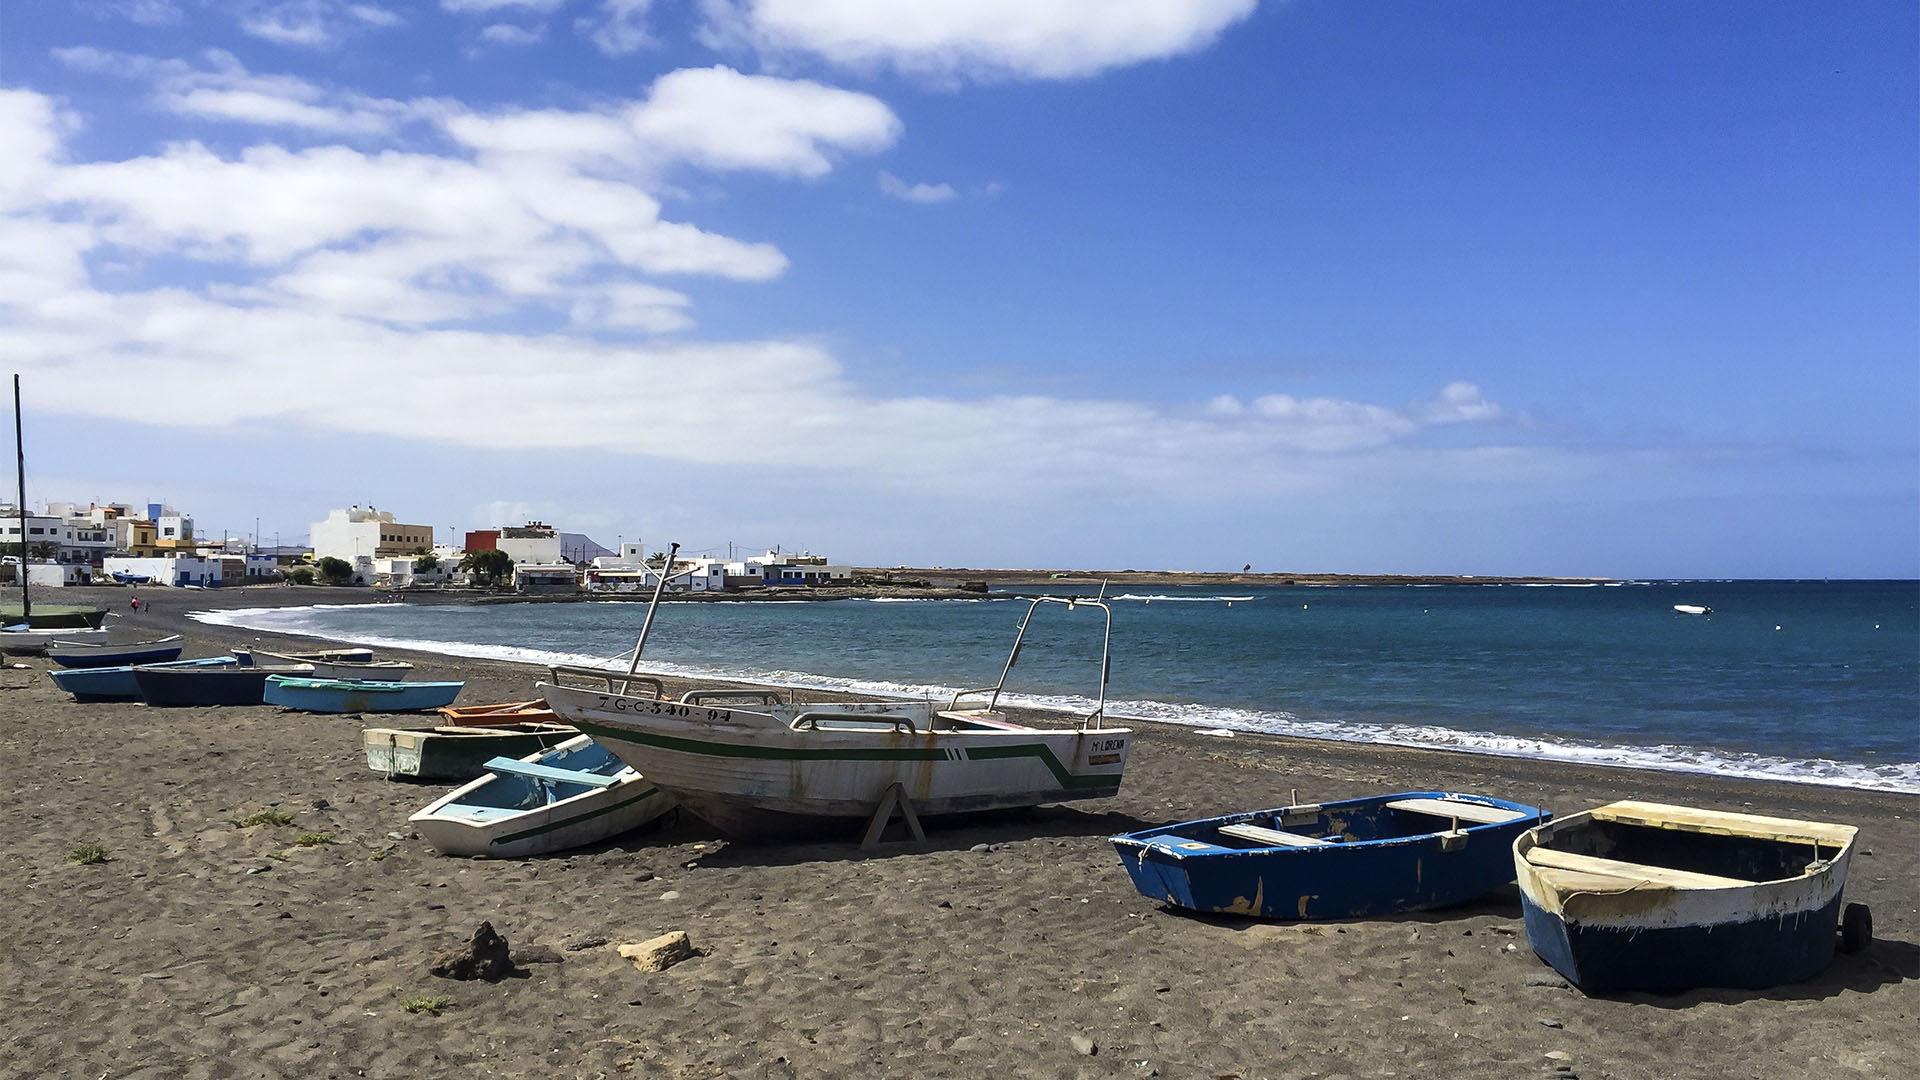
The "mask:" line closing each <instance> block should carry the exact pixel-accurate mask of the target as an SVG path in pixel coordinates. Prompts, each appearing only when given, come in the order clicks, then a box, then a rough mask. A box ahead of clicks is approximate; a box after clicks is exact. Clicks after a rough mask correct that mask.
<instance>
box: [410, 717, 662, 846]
mask: <svg viewBox="0 0 1920 1080" xmlns="http://www.w3.org/2000/svg"><path fill="white" fill-rule="evenodd" d="M485 766H486V769H487V775H485V776H482V777H481V778H480V779H478V780H475V781H473V782H472V783H470V784H466V785H463V786H462V787H459V788H457V789H455V790H454V791H453V792H451V793H450V794H447V795H445V796H443V797H441V798H439V799H436V800H434V801H433V802H432V803H430V804H428V805H427V807H426V809H424V810H421V811H420V812H419V813H416V814H414V815H413V816H411V817H409V818H407V822H408V823H409V824H411V825H412V826H413V827H414V828H416V829H419V830H420V835H422V836H424V837H426V840H427V843H429V844H432V845H433V847H434V849H435V850H437V851H439V852H441V853H442V854H445V855H468V856H472V855H479V856H485V857H487V858H494V859H517V858H522V857H524V856H527V855H545V854H548V853H550V852H555V851H566V850H569V849H571V848H577V847H580V846H582V845H584V844H593V843H598V842H599V841H602V840H607V839H610V838H612V837H615V836H618V835H620V834H621V833H623V832H627V831H628V830H630V829H636V828H639V827H640V826H642V825H645V824H646V823H648V822H650V821H653V820H654V819H655V818H658V817H659V816H660V815H661V814H664V813H666V812H667V811H668V810H671V809H673V799H672V798H671V797H670V796H668V795H667V794H666V793H665V792H663V791H661V790H660V789H659V788H657V787H655V786H654V785H653V784H652V783H651V782H649V781H648V780H646V779H645V778H644V777H642V776H641V775H640V774H639V773H637V772H635V771H634V770H633V769H632V767H630V766H628V765H626V764H625V763H623V762H622V761H621V760H620V759H619V758H617V757H614V756H613V755H612V754H610V753H608V752H607V750H606V748H605V747H603V746H601V745H599V744H598V743H596V742H594V741H593V740H592V739H590V738H588V737H587V736H585V735H577V736H575V737H573V738H572V739H569V740H567V741H566V742H564V743H561V744H560V745H559V746H556V747H554V748H553V749H551V750H548V751H546V752H545V753H538V754H529V755H526V756H525V757H522V758H519V759H514V758H505V757H496V758H493V759H492V760H490V761H488V762H486V763H485Z"/></svg>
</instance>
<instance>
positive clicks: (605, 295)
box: [569, 282, 693, 334]
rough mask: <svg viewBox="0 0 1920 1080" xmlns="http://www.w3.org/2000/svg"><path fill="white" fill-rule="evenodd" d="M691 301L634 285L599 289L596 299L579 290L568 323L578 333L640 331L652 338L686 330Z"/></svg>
mask: <svg viewBox="0 0 1920 1080" xmlns="http://www.w3.org/2000/svg"><path fill="white" fill-rule="evenodd" d="M692 304H693V299H692V298H691V297H689V296H687V295H686V294H685V293H678V292H674V291H673V290H672V289H662V288H660V287H658V286H656V285H644V284H640V283H638V282H615V283H612V284H609V285H605V286H603V287H601V289H600V293H599V295H598V296H594V295H589V294H587V291H586V290H582V295H581V297H580V299H578V300H576V301H574V304H573V308H572V309H571V311H570V312H569V315H570V318H571V322H572V324H573V325H574V327H576V328H577V329H581V330H588V331H591V330H596V329H606V330H644V331H646V332H648V333H652V334H664V333H670V332H672V331H675V330H687V329H690V328H692V326H693V317H692V316H691V315H689V314H688V313H687V308H688V307H690V306H692Z"/></svg>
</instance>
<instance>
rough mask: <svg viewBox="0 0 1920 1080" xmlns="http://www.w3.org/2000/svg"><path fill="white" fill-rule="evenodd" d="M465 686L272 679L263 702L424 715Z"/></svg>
mask: <svg viewBox="0 0 1920 1080" xmlns="http://www.w3.org/2000/svg"><path fill="white" fill-rule="evenodd" d="M465 685H466V683H463V682H393V681H375V680H371V679H311V678H303V677H298V676H286V675H275V676H273V677H271V678H269V679H268V680H267V685H266V690H265V692H264V699H265V701H266V703H267V704H269V705H279V706H281V707H283V708H288V709H300V710H302V711H304V712H324V713H358V712H382V713H386V712H426V711H428V710H430V709H438V708H440V707H441V706H443V705H451V704H453V699H454V698H456V697H459V696H460V688H461V687H463V686H465Z"/></svg>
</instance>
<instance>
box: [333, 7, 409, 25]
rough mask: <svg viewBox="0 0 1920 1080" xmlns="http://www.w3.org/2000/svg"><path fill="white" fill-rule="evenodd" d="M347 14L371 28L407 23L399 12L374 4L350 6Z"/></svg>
mask: <svg viewBox="0 0 1920 1080" xmlns="http://www.w3.org/2000/svg"><path fill="white" fill-rule="evenodd" d="M347 14H348V15H351V16H353V17H354V18H356V19H359V20H360V21H361V22H363V23H366V24H367V25H369V26H380V27H388V26H399V25H401V24H402V23H404V22H406V20H405V19H402V18H401V17H400V13H399V12H397V11H389V10H388V9H386V8H383V7H378V6H375V5H373V4H348V5H347Z"/></svg>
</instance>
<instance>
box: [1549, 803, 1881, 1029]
mask: <svg viewBox="0 0 1920 1080" xmlns="http://www.w3.org/2000/svg"><path fill="white" fill-rule="evenodd" d="M1857 832H1858V830H1856V829H1855V828H1854V827H1853V826H1851V825H1834V824H1828V823H1825V822H1817V821H1798V820H1793V819H1789V818H1773V817H1760V816H1757V815H1754V814H1738V813H1732V812H1729V811H1723V810H1701V809H1696V808H1694V807H1688V806H1668V805H1664V804H1661V803H1646V802H1632V801H1628V802H1616V803H1609V804H1608V805H1606V806H1601V807H1597V808H1595V809H1592V810H1586V811H1582V812H1580V813H1577V814H1569V815H1567V816H1566V817H1563V818H1559V819H1558V820H1556V821H1554V822H1553V823H1552V824H1550V825H1544V826H1541V827H1540V828H1537V829H1533V830H1531V831H1529V832H1526V833H1524V834H1522V835H1521V836H1520V838H1519V839H1518V840H1516V841H1515V842H1514V845H1513V862H1514V870H1515V872H1516V874H1517V875H1518V880H1519V884H1520V903H1521V907H1522V908H1523V909H1524V910H1525V912H1526V924H1527V942H1528V944H1530V945H1532V946H1533V951H1534V952H1535V953H1537V954H1538V955H1539V957H1540V958H1541V959H1542V960H1545V961H1546V962H1547V963H1548V964H1550V965H1552V966H1553V969H1554V970H1555V971H1558V972H1559V973H1560V974H1561V975H1563V976H1565V977H1566V979H1567V981H1568V982H1570V983H1572V984H1573V985H1575V986H1577V987H1579V988H1580V989H1581V990H1583V991H1586V992H1588V993H1592V992H1595V991H1606V990H1684V989H1688V988H1691V987H1702V986H1712V987H1733V988H1743V989H1762V988H1765V987H1769V986H1777V985H1780V984H1782V983H1791V982H1799V981H1800V980H1802V979H1808V978H1812V977H1813V976H1815V975H1817V974H1819V973H1820V972H1821V971H1822V970H1824V969H1825V968H1826V966H1827V965H1828V964H1829V963H1831V962H1832V961H1833V954H1834V948H1835V944H1836V942H1835V928H1836V927H1841V928H1842V929H1843V931H1844V933H1843V934H1842V938H1843V941H1844V945H1843V947H1846V948H1848V949H1849V950H1851V949H1857V948H1860V947H1863V946H1864V945H1865V944H1866V940H1867V939H1868V938H1870V937H1871V936H1872V921H1871V916H1870V915H1869V913H1868V912H1867V910H1866V908H1865V907H1864V906H1863V905H1860V904H1849V905H1847V907H1846V911H1845V914H1844V916H1843V914H1842V909H1841V902H1840V898H1841V892H1842V890H1843V889H1844V888H1845V887H1846V883H1847V867H1848V864H1849V862H1850V861H1851V860H1852V857H1853V847H1854V837H1855V835H1856V833H1857ZM1843 923H1844V925H1843Z"/></svg>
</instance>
